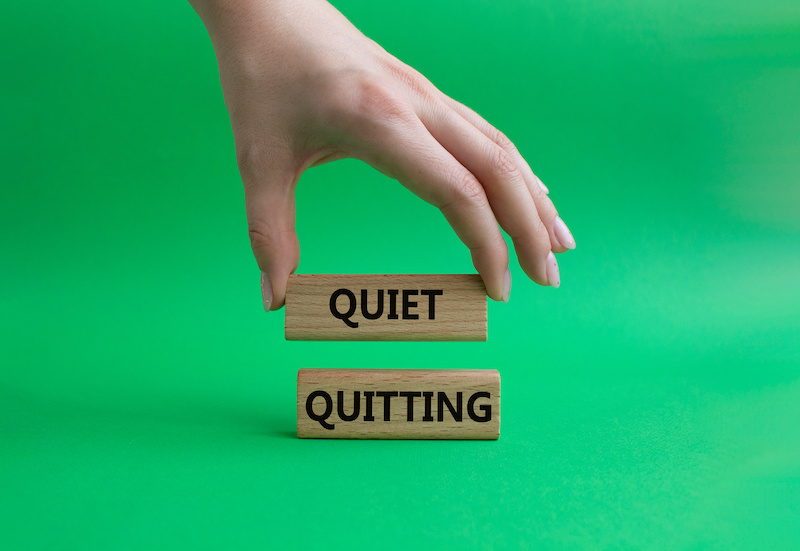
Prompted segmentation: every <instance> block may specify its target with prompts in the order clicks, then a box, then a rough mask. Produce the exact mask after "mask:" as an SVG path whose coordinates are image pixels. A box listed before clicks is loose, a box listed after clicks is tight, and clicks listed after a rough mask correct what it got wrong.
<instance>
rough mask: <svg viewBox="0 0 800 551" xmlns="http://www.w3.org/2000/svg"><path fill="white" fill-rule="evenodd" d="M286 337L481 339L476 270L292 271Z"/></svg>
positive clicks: (482, 305)
mask: <svg viewBox="0 0 800 551" xmlns="http://www.w3.org/2000/svg"><path fill="white" fill-rule="evenodd" d="M286 338H287V339H288V340H305V341H323V340H331V341H485V340H486V288H485V287H484V286H483V281H482V280H481V278H480V276H479V275H477V274H433V275H422V274H414V275H400V274H382V275H366V274H360V275H333V274H295V275H292V276H290V277H289V286H288V287H287V290H286Z"/></svg>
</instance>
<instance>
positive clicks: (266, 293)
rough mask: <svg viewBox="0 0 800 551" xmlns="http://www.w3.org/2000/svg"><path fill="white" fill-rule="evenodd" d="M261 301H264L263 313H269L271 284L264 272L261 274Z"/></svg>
mask: <svg viewBox="0 0 800 551" xmlns="http://www.w3.org/2000/svg"><path fill="white" fill-rule="evenodd" d="M261 299H262V300H263V301H264V311H266V312H269V308H270V306H272V282H271V281H270V280H269V276H268V275H267V274H266V273H264V272H261Z"/></svg>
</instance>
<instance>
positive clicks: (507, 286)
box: [503, 268, 511, 302]
mask: <svg viewBox="0 0 800 551" xmlns="http://www.w3.org/2000/svg"><path fill="white" fill-rule="evenodd" d="M510 295H511V272H510V271H509V269H508V268H506V276H505V277H504V278H503V302H508V297H509V296H510Z"/></svg>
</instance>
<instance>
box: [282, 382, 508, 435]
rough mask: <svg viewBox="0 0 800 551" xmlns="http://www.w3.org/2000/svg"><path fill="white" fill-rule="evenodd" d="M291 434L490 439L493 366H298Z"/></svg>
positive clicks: (496, 419) (494, 407)
mask: <svg viewBox="0 0 800 551" xmlns="http://www.w3.org/2000/svg"><path fill="white" fill-rule="evenodd" d="M297 436H298V438H381V439H426V440H437V439H438V440H497V438H499V437H500V373H498V371H497V370H496V369H301V370H300V371H299V372H298V373H297Z"/></svg>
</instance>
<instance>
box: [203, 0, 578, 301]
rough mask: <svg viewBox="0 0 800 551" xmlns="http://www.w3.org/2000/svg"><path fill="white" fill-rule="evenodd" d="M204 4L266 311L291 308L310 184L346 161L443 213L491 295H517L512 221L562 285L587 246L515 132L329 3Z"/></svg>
mask: <svg viewBox="0 0 800 551" xmlns="http://www.w3.org/2000/svg"><path fill="white" fill-rule="evenodd" d="M191 4H192V6H193V7H194V9H195V11H197V13H198V14H199V15H200V17H201V19H202V20H203V22H204V23H205V26H206V28H207V29H208V33H209V35H210V36H211V40H212V42H213V44H214V49H215V51H216V55H217V62H218V64H219V73H220V80H221V82H222V89H223V92H224V96H225V104H226V106H227V108H228V113H229V114H230V118H231V125H232V127H233V136H234V142H235V146H236V156H237V160H238V165H239V171H240V173H241V176H242V181H243V183H244V191H245V206H246V212H247V222H248V229H249V233H250V242H251V245H252V248H253V253H254V254H255V257H256V261H257V262H258V266H259V268H260V269H261V272H262V294H263V298H264V307H265V309H266V310H268V311H269V310H277V309H279V308H281V307H282V306H283V304H284V301H285V297H286V285H287V282H288V279H289V275H290V274H291V273H293V272H294V271H295V270H296V269H297V266H298V263H299V260H300V248H299V244H298V240H297V233H296V232H295V200H294V194H295V187H296V185H297V181H298V180H299V178H300V176H301V175H302V174H303V172H304V171H305V170H306V169H308V168H310V167H312V166H315V165H319V164H322V163H326V162H330V161H333V160H337V159H343V158H356V159H360V160H362V161H364V162H366V163H368V164H369V165H371V166H373V167H374V168H376V169H377V170H379V171H380V172H382V173H384V174H386V175H387V176H389V177H391V178H394V179H396V180H398V181H399V182H400V183H401V184H402V185H403V186H405V187H406V188H408V189H409V190H411V191H412V192H413V193H414V194H416V195H417V196H418V197H420V198H421V199H423V200H424V201H427V202H428V203H430V204H432V205H434V206H435V207H437V208H438V209H439V210H440V211H441V212H442V214H443V215H444V216H445V218H446V219H447V221H448V222H449V223H450V225H451V226H452V227H453V229H454V230H455V232H456V234H457V235H458V237H459V238H460V239H461V240H462V241H463V242H464V244H465V245H466V246H467V247H468V248H469V250H470V252H471V255H472V263H473V265H474V266H475V269H476V270H477V271H478V273H479V274H480V275H481V277H482V278H483V281H484V284H485V285H486V291H487V294H488V295H489V297H491V298H492V299H494V300H498V301H500V300H502V301H508V297H509V293H510V291H511V275H510V272H509V269H508V264H509V253H508V248H507V247H506V243H505V240H504V239H503V236H502V233H501V231H500V227H502V228H503V230H505V232H506V233H507V234H508V235H509V236H510V237H511V239H512V241H513V243H514V249H515V251H516V253H517V258H518V260H519V264H520V266H521V268H522V269H523V271H524V272H525V274H527V275H528V277H530V278H531V279H532V280H533V281H535V282H536V283H538V284H540V285H550V286H552V287H558V286H559V285H560V276H559V270H558V263H557V261H556V257H555V256H554V254H553V253H562V252H565V251H567V250H569V249H573V248H575V240H574V239H573V238H572V235H571V234H570V231H569V229H567V226H566V225H565V224H564V222H563V221H562V220H561V218H560V217H559V216H558V212H557V211H556V208H555V206H554V205H553V203H552V201H551V200H550V198H549V196H548V190H547V188H546V187H545V186H544V184H542V182H541V180H539V178H538V177H537V176H536V175H535V174H534V173H533V171H532V170H531V168H530V167H529V166H528V163H527V162H526V161H525V160H524V159H523V158H522V156H521V155H520V154H519V152H518V151H517V149H516V147H515V146H514V144H513V143H512V142H511V141H510V140H509V139H508V138H507V137H506V136H505V135H504V134H503V133H502V132H500V131H499V130H497V129H495V128H494V127H493V126H492V125H491V124H489V123H488V122H486V121H485V120H484V119H483V118H482V117H480V116H479V115H478V114H477V113H475V112H474V111H472V110H471V109H469V108H468V107H466V106H464V105H462V104H461V103H459V102H457V101H455V100H453V99H452V98H450V97H448V96H447V95H445V94H443V93H442V92H440V91H439V90H438V89H437V88H436V87H435V86H434V85H433V84H432V83H431V82H430V81H428V80H427V79H426V78H425V77H424V76H423V75H421V74H420V73H419V72H418V71H416V70H414V69H413V68H411V67H409V66H408V65H406V64H404V63H403V62H401V61H399V60H398V59H397V58H395V57H394V56H392V55H391V54H389V53H387V52H386V51H385V50H384V49H383V48H382V47H381V46H380V45H378V44H377V43H376V42H374V41H373V40H371V39H369V38H367V37H366V36H364V35H363V34H362V33H361V32H360V31H359V30H358V29H356V28H355V27H354V26H353V25H352V24H351V23H350V22H349V21H348V20H347V19H346V18H345V17H344V16H343V15H342V14H341V13H340V12H339V11H337V10H336V8H334V7H333V6H332V5H330V4H329V3H328V2H326V1H324V0H191ZM498 224H499V226H498Z"/></svg>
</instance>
